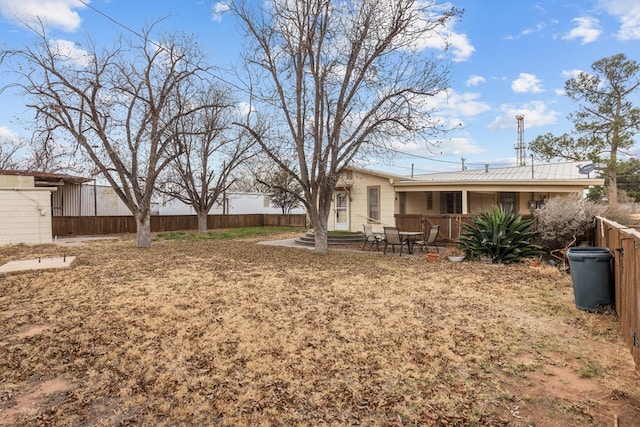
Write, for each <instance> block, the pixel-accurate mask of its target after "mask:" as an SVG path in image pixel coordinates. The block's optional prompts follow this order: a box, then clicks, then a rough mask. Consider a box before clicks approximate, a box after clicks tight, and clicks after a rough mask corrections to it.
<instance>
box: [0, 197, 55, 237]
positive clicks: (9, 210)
mask: <svg viewBox="0 0 640 427" xmlns="http://www.w3.org/2000/svg"><path fill="white" fill-rule="evenodd" d="M0 218H1V220H0V245H8V244H18V243H25V244H44V243H51V191H50V189H24V190H23V189H17V188H15V189H2V188H0Z"/></svg>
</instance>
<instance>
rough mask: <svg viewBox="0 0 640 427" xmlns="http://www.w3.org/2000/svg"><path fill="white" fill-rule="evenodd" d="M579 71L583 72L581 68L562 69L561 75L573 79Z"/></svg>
mask: <svg viewBox="0 0 640 427" xmlns="http://www.w3.org/2000/svg"><path fill="white" fill-rule="evenodd" d="M580 73H584V71H582V70H575V69H574V70H562V77H564V78H565V79H573V78H576V77H578V76H579V75H580Z"/></svg>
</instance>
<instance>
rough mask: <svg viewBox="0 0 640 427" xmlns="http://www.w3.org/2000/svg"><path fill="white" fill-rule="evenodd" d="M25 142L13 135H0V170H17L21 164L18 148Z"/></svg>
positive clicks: (21, 148)
mask: <svg viewBox="0 0 640 427" xmlns="http://www.w3.org/2000/svg"><path fill="white" fill-rule="evenodd" d="M26 146H27V142H26V141H25V140H24V139H22V138H19V137H17V136H13V135H0V170H17V169H20V166H21V165H22V163H23V162H22V159H21V158H20V150H23V149H24V148H25V147H26Z"/></svg>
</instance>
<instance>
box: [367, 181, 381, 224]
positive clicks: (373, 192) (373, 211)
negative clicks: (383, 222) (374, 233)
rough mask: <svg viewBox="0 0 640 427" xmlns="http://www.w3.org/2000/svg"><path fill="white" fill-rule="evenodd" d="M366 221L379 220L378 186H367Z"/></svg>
mask: <svg viewBox="0 0 640 427" xmlns="http://www.w3.org/2000/svg"><path fill="white" fill-rule="evenodd" d="M367 207H368V212H367V217H368V218H367V221H375V222H378V221H380V187H367Z"/></svg>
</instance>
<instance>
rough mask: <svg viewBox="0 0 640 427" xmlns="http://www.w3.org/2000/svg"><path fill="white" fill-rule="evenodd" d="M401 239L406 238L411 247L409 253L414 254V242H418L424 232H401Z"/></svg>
mask: <svg viewBox="0 0 640 427" xmlns="http://www.w3.org/2000/svg"><path fill="white" fill-rule="evenodd" d="M399 233H400V237H406V238H407V242H408V245H407V246H408V247H409V253H410V254H412V253H413V242H415V241H416V240H418V238H419V237H422V236H423V234H422V231H400V232H399Z"/></svg>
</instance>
